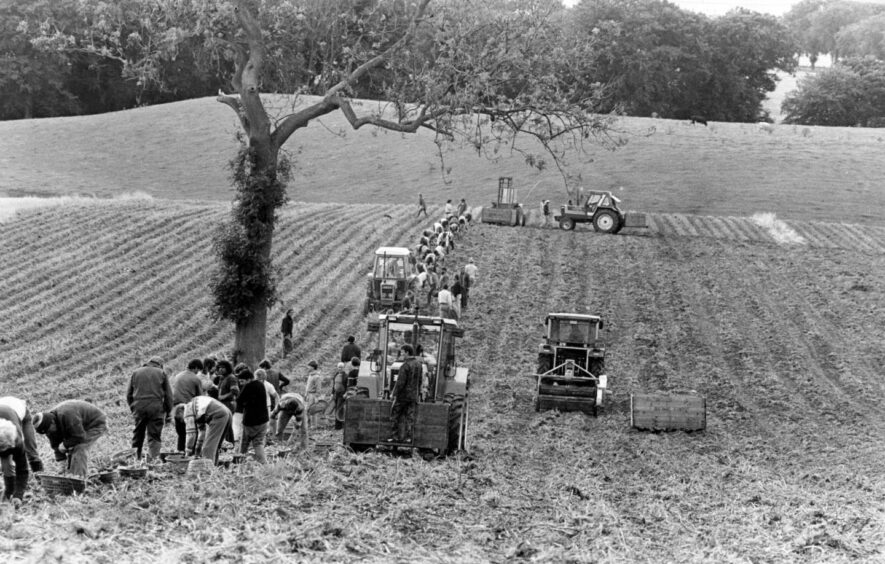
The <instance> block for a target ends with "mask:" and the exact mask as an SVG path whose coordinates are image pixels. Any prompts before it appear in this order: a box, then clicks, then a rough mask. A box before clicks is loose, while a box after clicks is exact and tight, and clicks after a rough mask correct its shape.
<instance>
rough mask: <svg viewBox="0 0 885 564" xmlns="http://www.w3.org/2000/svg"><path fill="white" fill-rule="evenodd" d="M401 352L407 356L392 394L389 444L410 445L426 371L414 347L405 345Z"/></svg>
mask: <svg viewBox="0 0 885 564" xmlns="http://www.w3.org/2000/svg"><path fill="white" fill-rule="evenodd" d="M400 350H401V351H402V353H403V356H405V361H404V362H403V364H402V365H401V366H400V369H399V374H398V375H397V377H396V382H395V383H394V385H393V389H392V390H391V392H390V398H391V399H392V400H393V403H392V404H391V406H390V421H391V429H390V438H389V439H388V442H395V443H410V442H412V426H413V424H414V421H415V412H416V410H417V407H418V393H419V392H420V389H421V376H422V374H423V371H424V369H423V367H422V366H421V363H420V362H419V361H418V360H417V359H416V358H415V350H414V349H413V348H412V345H408V344H406V345H403V346H402V348H401V349H400Z"/></svg>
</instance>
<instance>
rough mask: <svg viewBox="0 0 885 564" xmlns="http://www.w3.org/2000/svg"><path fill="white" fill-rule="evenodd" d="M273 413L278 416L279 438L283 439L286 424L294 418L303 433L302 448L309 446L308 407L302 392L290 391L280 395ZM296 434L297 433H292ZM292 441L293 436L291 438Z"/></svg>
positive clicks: (300, 432) (301, 433) (279, 439)
mask: <svg viewBox="0 0 885 564" xmlns="http://www.w3.org/2000/svg"><path fill="white" fill-rule="evenodd" d="M273 415H274V416H275V417H276V418H277V440H278V441H282V440H283V437H284V436H285V432H286V426H287V425H288V424H289V421H291V420H292V419H293V418H294V419H295V427H297V428H298V429H299V434H300V435H301V448H307V432H308V431H307V407H306V406H305V404H304V398H303V397H302V396H301V394H296V393H288V394H283V395H282V396H281V397H280V403H279V404H277V409H276V410H275V411H274V413H273ZM292 436H293V437H294V436H295V433H292ZM289 440H290V441H291V438H290V439H289Z"/></svg>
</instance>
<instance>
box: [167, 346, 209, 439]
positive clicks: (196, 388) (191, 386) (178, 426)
mask: <svg viewBox="0 0 885 564" xmlns="http://www.w3.org/2000/svg"><path fill="white" fill-rule="evenodd" d="M202 371H203V361H202V360H200V359H199V358H195V359H193V360H191V361H190V362H188V363H187V370H182V371H181V372H179V373H178V374H176V375H175V376H174V377H173V378H172V383H171V386H172V403H173V404H174V407H173V409H172V419H173V421H175V434H176V435H177V436H178V443H177V444H176V450H177V451H178V452H184V447H185V444H186V443H185V440H186V439H187V429H185V426H184V406H185V405H186V404H187V403H189V402H190V401H191V400H192V399H194V398H195V397H197V396H201V395H203V380H202V379H201V378H200V376H199V374H200V373H201V372H202Z"/></svg>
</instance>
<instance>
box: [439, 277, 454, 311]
mask: <svg viewBox="0 0 885 564" xmlns="http://www.w3.org/2000/svg"><path fill="white" fill-rule="evenodd" d="M436 301H437V302H438V303H439V316H440V317H444V318H448V319H455V312H454V309H453V305H454V303H455V302H454V298H453V297H452V293H451V292H449V285H448V284H445V285H443V287H442V289H440V291H439V294H437V296H436Z"/></svg>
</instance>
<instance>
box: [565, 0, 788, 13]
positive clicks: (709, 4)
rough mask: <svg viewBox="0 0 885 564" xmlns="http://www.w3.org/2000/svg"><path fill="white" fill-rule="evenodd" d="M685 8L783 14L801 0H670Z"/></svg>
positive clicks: (568, 2)
mask: <svg viewBox="0 0 885 564" xmlns="http://www.w3.org/2000/svg"><path fill="white" fill-rule="evenodd" d="M579 1H580V0H564V2H563V3H564V4H565V5H566V6H573V5H575V4H577V3H578V2H579ZM669 1H670V2H671V3H672V4H676V5H677V6H679V7H680V8H682V9H684V10H691V11H693V12H701V13H702V14H707V15H708V16H721V15H723V14H725V13H726V12H728V11H729V10H731V9H732V8H737V7H743V8H747V9H748V10H753V11H754V12H761V13H763V14H773V15H775V16H782V15H784V14H785V13H787V12H789V11H790V7H791V6H792V5H793V4H796V3H797V2H799V0H669Z"/></svg>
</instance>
